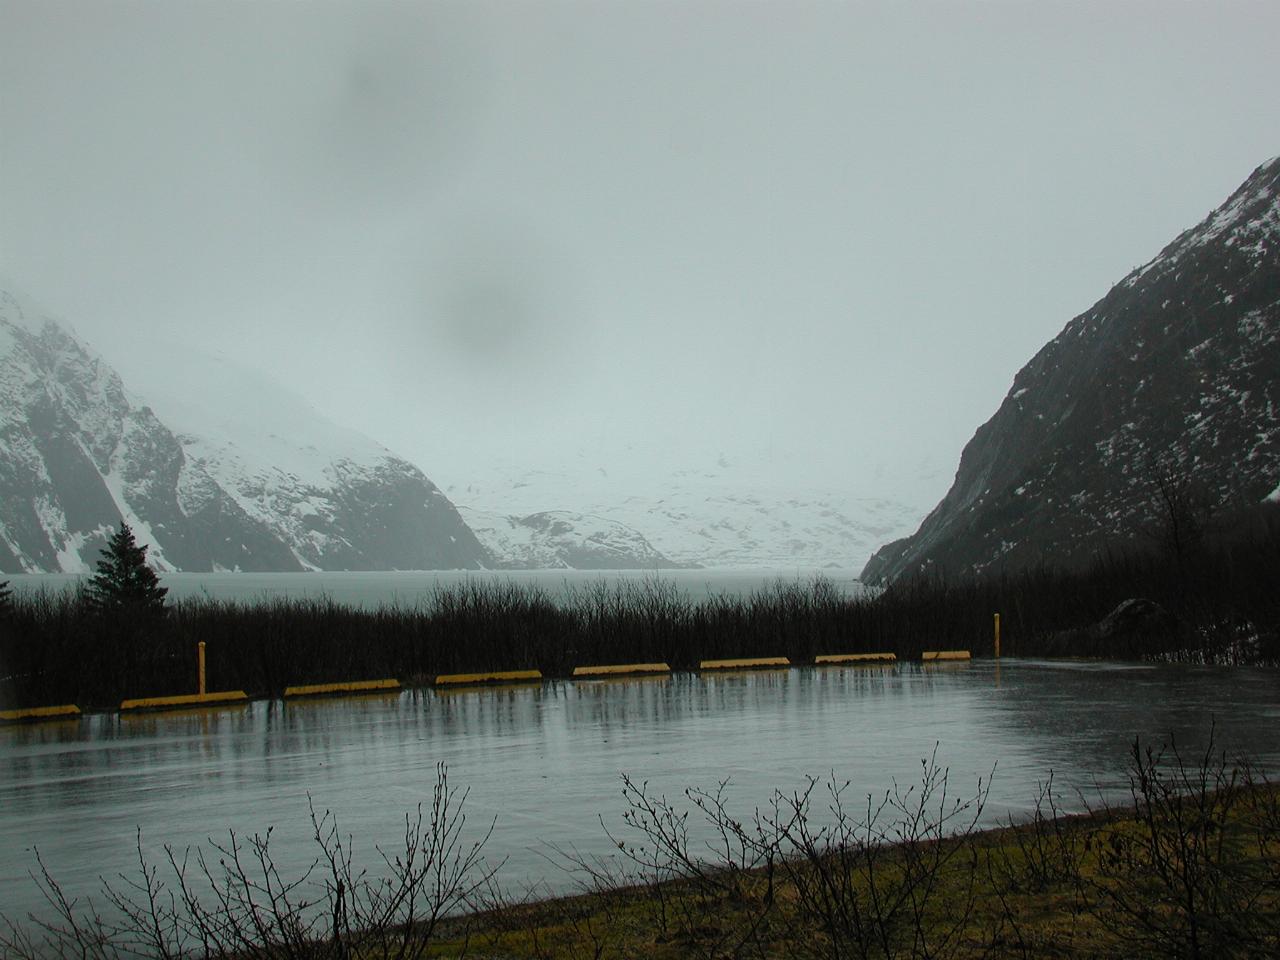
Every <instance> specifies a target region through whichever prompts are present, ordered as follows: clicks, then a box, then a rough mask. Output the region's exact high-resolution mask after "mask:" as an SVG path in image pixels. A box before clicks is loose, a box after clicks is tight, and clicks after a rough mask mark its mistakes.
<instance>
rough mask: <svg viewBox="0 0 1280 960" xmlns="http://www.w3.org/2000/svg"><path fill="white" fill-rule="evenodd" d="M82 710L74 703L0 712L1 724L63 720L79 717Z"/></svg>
mask: <svg viewBox="0 0 1280 960" xmlns="http://www.w3.org/2000/svg"><path fill="white" fill-rule="evenodd" d="M79 715H80V708H79V707H77V706H76V705H75V704H74V703H64V704H62V705H61V706H57V707H28V708H26V709H25V710H0V723H26V722H30V721H35V720H61V719H65V718H66V717H78V716H79Z"/></svg>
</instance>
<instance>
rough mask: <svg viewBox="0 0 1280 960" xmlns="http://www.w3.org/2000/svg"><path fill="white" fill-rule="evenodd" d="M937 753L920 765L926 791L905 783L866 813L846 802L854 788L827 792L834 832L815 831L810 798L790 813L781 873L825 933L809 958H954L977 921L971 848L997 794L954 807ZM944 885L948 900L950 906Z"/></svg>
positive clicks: (982, 792)
mask: <svg viewBox="0 0 1280 960" xmlns="http://www.w3.org/2000/svg"><path fill="white" fill-rule="evenodd" d="M949 781H950V776H949V771H948V770H946V769H945V768H943V767H940V766H939V765H938V763H937V751H936V748H935V751H934V754H933V755H932V756H930V757H929V758H928V759H925V760H922V761H921V775H920V780H919V782H918V783H916V784H913V785H912V786H910V787H908V788H906V789H905V790H904V789H902V788H901V787H900V786H899V785H898V784H897V783H896V782H895V783H894V785H893V786H892V788H891V789H889V790H887V791H886V792H885V793H884V795H883V796H882V797H880V799H879V800H877V799H875V798H874V797H872V796H871V795H868V796H867V797H866V802H865V805H864V806H862V807H861V811H862V812H861V813H855V812H854V811H853V810H852V809H851V808H850V807H849V806H848V805H847V802H846V794H847V792H848V787H849V784H848V782H844V783H840V782H837V781H836V780H835V779H834V778H832V779H831V780H829V781H828V783H827V797H828V812H829V814H830V818H829V820H830V822H829V823H828V824H827V825H825V826H820V827H819V826H814V823H813V819H812V817H811V816H810V815H809V813H808V810H807V807H808V802H809V798H808V795H807V794H804V793H802V794H800V795H798V796H796V797H794V798H792V799H791V800H789V801H788V803H787V813H786V819H785V822H784V823H779V824H777V831H778V835H779V836H780V837H781V838H782V840H783V841H784V844H785V845H784V847H783V849H784V853H785V856H784V857H783V859H782V861H781V863H782V865H783V869H784V870H785V871H786V874H787V877H788V878H789V879H790V880H791V882H792V883H793V884H794V885H795V889H796V892H797V896H798V908H799V915H800V918H801V919H802V921H803V922H805V923H806V924H807V925H809V926H811V927H812V929H813V930H814V931H816V932H817V935H816V936H813V937H811V938H809V939H808V940H807V941H802V942H801V947H802V949H803V950H804V952H805V953H807V954H809V955H811V956H818V957H828V958H833V960H834V958H846V957H859V958H862V957H886V958H888V957H901V956H910V957H945V956H949V955H951V952H952V951H953V949H954V947H955V945H956V942H957V937H958V935H959V933H960V932H961V931H962V930H963V929H964V927H965V924H966V923H967V922H968V920H969V918H970V916H971V915H972V913H973V908H974V901H975V894H974V891H975V888H976V882H977V875H978V872H977V864H978V861H977V853H976V850H975V848H974V846H973V844H972V843H971V842H969V841H970V839H971V837H972V834H973V833H974V831H975V829H976V827H977V823H978V820H979V818H980V817H981V816H982V811H983V809H984V807H985V805H986V800H987V795H988V792H989V790H990V779H989V778H988V779H987V780H985V781H984V780H979V782H978V785H977V789H976V791H975V793H974V794H973V796H971V797H968V798H965V799H955V798H953V797H952V795H951V793H950V789H949V787H950V783H949ZM944 885H948V889H949V893H948V894H947V895H946V896H942V895H941V892H942V890H943V887H944Z"/></svg>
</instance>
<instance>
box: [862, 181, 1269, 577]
mask: <svg viewBox="0 0 1280 960" xmlns="http://www.w3.org/2000/svg"><path fill="white" fill-rule="evenodd" d="M1160 476H1164V477H1176V478H1178V480H1179V482H1185V483H1187V484H1189V485H1191V486H1193V487H1194V488H1195V489H1196V490H1197V491H1198V492H1199V494H1200V495H1201V496H1202V497H1204V498H1205V500H1206V501H1207V502H1208V503H1209V505H1211V506H1215V507H1222V506H1225V505H1231V504H1249V503H1257V502H1259V501H1261V500H1263V499H1265V498H1268V497H1274V496H1276V495H1280V489H1278V485H1280V158H1277V159H1274V160H1271V161H1270V162H1268V163H1265V164H1263V165H1262V166H1261V167H1259V168H1258V169H1257V170H1256V171H1254V173H1253V174H1252V175H1251V176H1250V177H1249V179H1248V180H1246V181H1245V183H1244V184H1243V185H1241V187H1240V188H1239V189H1238V190H1236V191H1235V193H1233V194H1232V195H1231V196H1230V197H1229V198H1228V199H1227V201H1226V202H1225V203H1224V204H1223V205H1222V206H1221V207H1219V208H1218V209H1217V210H1215V211H1214V212H1213V213H1211V214H1210V215H1209V217H1208V218H1206V219H1205V220H1204V221H1203V222H1202V223H1200V224H1199V225H1198V226H1196V227H1194V228H1192V229H1190V230H1187V231H1186V232H1184V233H1183V234H1182V235H1181V236H1179V237H1178V238H1177V239H1176V240H1174V241H1173V242H1172V243H1171V244H1169V245H1168V246H1167V247H1165V249H1164V250H1163V251H1161V253H1160V255H1159V256H1157V257H1156V258H1155V259H1154V260H1152V261H1151V262H1150V263H1148V264H1146V265H1145V266H1143V267H1141V268H1139V269H1137V270H1135V271H1134V272H1133V273H1131V274H1130V275H1129V276H1128V277H1126V278H1125V279H1124V280H1123V281H1122V282H1121V283H1119V284H1117V285H1116V286H1115V287H1113V288H1112V289H1111V291H1110V292H1109V293H1108V294H1107V295H1106V296H1105V297H1103V298H1102V299H1101V300H1099V301H1098V302H1097V303H1096V304H1095V305H1094V306H1093V307H1092V308H1091V309H1090V310H1088V311H1086V312H1085V313H1083V314H1081V315H1080V316H1078V317H1076V318H1075V319H1074V320H1072V321H1071V322H1070V323H1069V324H1067V326H1066V328H1065V329H1064V330H1063V331H1062V333H1061V334H1059V335H1058V336H1057V337H1056V338H1055V339H1054V340H1053V341H1051V342H1050V343H1049V344H1048V345H1046V346H1045V347H1044V348H1043V349H1042V350H1041V351H1040V352H1039V353H1038V354H1037V355H1036V356H1035V357H1034V358H1033V359H1032V361H1031V362H1030V363H1028V364H1027V365H1026V366H1025V367H1024V368H1023V369H1022V370H1021V371H1019V373H1018V375H1017V376H1016V377H1015V378H1014V382H1013V386H1012V387H1011V389H1010V390H1009V393H1008V395H1007V396H1006V397H1005V399H1004V402H1003V403H1002V404H1001V406H1000V409H999V410H998V411H997V412H996V414H995V416H993V417H992V418H991V419H990V420H989V421H987V423H985V424H984V425H983V426H982V427H980V428H979V429H978V431H977V433H976V434H975V435H974V437H973V439H972V440H971V441H970V442H969V444H968V446H966V447H965V450H964V452H963V454H962V456H961V459H960V466H959V469H958V470H957V472H956V479H955V483H954V485H953V486H952V487H951V490H950V492H948V493H947V495H946V497H945V498H944V499H943V500H942V502H941V503H939V504H938V505H937V507H935V508H934V510H933V511H932V512H931V513H930V514H929V516H928V517H927V518H926V519H925V520H924V522H923V523H922V524H921V526H920V529H919V531H918V532H917V533H915V534H914V535H912V536H910V537H906V538H905V539H902V540H898V541H895V542H893V543H890V544H888V545H887V546H885V547H882V548H881V549H880V550H879V551H878V552H877V553H876V554H875V555H874V556H873V557H872V558H871V560H870V562H868V564H867V566H866V569H865V570H864V571H863V574H862V577H863V579H864V580H867V581H869V582H886V581H889V580H892V579H894V578H897V577H900V576H903V575H910V574H912V573H915V572H919V571H927V570H939V571H946V572H947V573H952V574H966V573H975V572H995V571H1000V570H1015V569H1018V568H1022V567H1026V566H1029V565H1034V564H1037V563H1040V562H1045V563H1048V564H1051V565H1053V564H1064V565H1070V564H1074V563H1081V562H1085V561H1087V560H1088V559H1089V558H1090V557H1092V556H1093V555H1094V554H1095V553H1096V551H1098V550H1099V549H1101V548H1103V547H1105V546H1106V545H1108V544H1112V543H1116V542H1117V541H1119V542H1124V541H1127V540H1131V539H1132V538H1133V537H1134V536H1135V535H1137V534H1138V533H1139V532H1140V531H1142V530H1144V529H1147V528H1150V526H1151V525H1152V524H1153V523H1155V522H1157V518H1156V510H1155V506H1154V499H1155V498H1154V496H1153V494H1154V482H1155V480H1156V478H1157V477H1160Z"/></svg>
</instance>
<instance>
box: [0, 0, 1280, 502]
mask: <svg viewBox="0 0 1280 960" xmlns="http://www.w3.org/2000/svg"><path fill="white" fill-rule="evenodd" d="M0 15H2V17H3V23H2V24H0V97H2V101H0V135H2V140H0V204H2V208H0V244H2V246H0V271H3V273H4V274H6V275H7V276H8V277H10V278H11V279H12V280H13V281H15V282H16V283H18V284H19V285H20V286H21V287H22V288H23V289H24V290H25V292H26V293H27V294H29V295H30V296H31V297H33V298H34V299H36V300H38V301H40V302H42V303H43V304H45V305H46V306H47V307H49V308H50V309H51V310H52V311H53V312H55V313H57V314H59V315H61V316H63V317H65V318H66V319H68V320H69V321H70V322H71V323H72V325H73V326H74V327H75V328H76V329H78V330H79V331H80V332H81V333H82V334H83V335H84V336H85V337H86V338H87V339H89V340H91V341H93V342H95V343H96V344H97V345H98V346H99V348H100V349H102V350H103V351H104V352H106V353H108V355H109V354H110V346H111V344H112V343H113V342H114V341H116V340H117V338H120V337H124V336H142V337H144V338H147V339H149V340H153V341H156V342H161V341H163V342H164V343H165V344H178V345H181V344H192V345H197V346H199V347H200V348H202V349H215V350H219V351H221V352H223V353H225V354H227V355H229V356H231V357H234V358H238V359H242V360H244V361H246V362H248V363H250V364H252V365H254V366H256V367H258V368H261V369H264V370H268V371H272V372H273V373H274V374H275V375H276V376H278V377H279V378H280V379H281V380H282V381H284V382H285V383H287V384H288V385H289V386H291V387H292V388H294V389H296V390H297V391H298V392H300V393H302V394H303V395H305V396H306V397H307V398H308V399H310V400H311V401H312V402H313V403H314V404H315V405H317V406H318V407H320V408H321V409H322V410H323V411H324V412H325V413H327V414H329V415H330V416H331V417H333V418H334V419H337V420H339V421H340V422H342V423H344V424H346V425H349V426H354V427H357V428H359V429H362V430H364V431H365V432H367V433H369V434H370V435H372V436H374V437H375V438H377V439H378V440H381V441H382V442H384V443H386V444H388V445H389V446H391V447H392V448H393V449H395V450H396V451H398V452H400V453H402V454H404V455H406V456H408V457H410V458H411V459H414V460H415V461H416V462H418V463H419V464H420V465H421V466H422V467H423V468H424V470H426V472H427V473H428V475H430V476H432V477H433V478H435V479H437V480H441V481H442V482H444V481H451V482H456V481H457V480H458V479H460V477H462V476H465V475H466V474H468V473H471V472H477V473H483V471H484V470H485V469H486V465H487V464H489V463H492V462H493V461H494V460H495V458H500V457H501V458H506V459H508V460H510V459H513V458H514V459H517V460H519V459H527V460H528V461H529V462H530V463H531V464H532V465H539V466H544V465H547V464H549V463H554V462H556V461H557V460H559V459H564V458H569V457H574V456H576V455H577V454H578V453H579V452H580V451H582V450H583V449H586V448H596V449H598V450H599V451H600V452H599V456H600V458H601V460H602V463H603V464H604V465H608V466H610V467H612V468H614V469H620V470H642V469H644V468H645V467H646V464H648V462H649V458H650V457H651V456H652V452H653V451H654V450H663V451H666V452H667V454H668V455H669V456H670V457H671V458H673V459H674V460H677V461H679V460H682V459H687V460H688V461H689V462H690V463H691V464H693V465H698V464H697V463H696V462H695V461H699V459H700V458H704V459H706V460H708V461H709V460H710V459H713V458H714V457H715V456H717V455H718V454H720V453H721V452H724V453H726V454H727V455H728V456H729V457H730V459H731V460H732V459H733V458H735V457H736V458H739V460H740V462H742V463H743V464H744V469H751V470H755V471H757V472H758V471H764V472H766V473H768V474H770V475H771V476H773V477H774V478H775V479H777V480H778V481H779V482H796V483H801V482H803V483H806V484H811V483H813V482H822V483H831V484H844V483H848V484H849V485H850V486H851V487H858V488H865V487H866V486H867V484H868V483H870V482H871V480H870V478H871V477H872V476H873V469H874V467H875V466H876V465H877V464H883V463H888V464H890V465H891V466H896V469H898V470H899V472H900V471H901V469H902V465H904V464H905V465H910V464H913V463H915V462H918V461H919V460H920V459H921V458H924V459H926V460H929V459H931V460H933V461H934V462H940V463H943V464H945V465H946V466H947V468H948V470H950V469H953V468H954V465H955V461H956V459H957V457H958V455H959V452H960V449H961V447H962V446H963V444H964V442H965V441H967V440H968V438H969V437H970V436H971V435H972V433H973V431H974V429H975V428H976V427H977V426H978V425H979V424H980V423H981V422H982V421H984V420H985V419H987V418H988V417H989V416H990V415H991V414H992V413H993V412H994V410H995V408H996V406H997V405H998V403H999V401H1000V399H1001V397H1003V395H1004V394H1005V392H1006V391H1007V389H1008V387H1009V384H1010V382H1011V380H1012V377H1013V375H1014V373H1015V372H1016V371H1017V369H1018V368H1019V367H1021V366H1022V365H1023V364H1024V363H1025V362H1026V361H1027V360H1028V359H1029V358H1030V357H1031V356H1032V354H1034V352H1035V351H1036V350H1037V349H1038V348H1039V347H1040V346H1041V345H1042V344H1043V343H1044V342H1045V341H1046V340H1048V339H1049V338H1051V337H1052V336H1053V335H1054V334H1056V333H1057V332H1058V331H1059V330H1060V329H1061V328H1062V327H1063V326H1064V325H1065V324H1066V322H1067V321H1068V320H1069V319H1070V318H1071V317H1072V316H1074V315H1075V314H1077V313H1079V312H1081V311H1083V310H1085V309H1086V308H1088V307H1089V306H1090V305H1091V304H1092V303H1093V302H1094V301H1095V300H1097V299H1098V298H1099V297H1101V296H1102V295H1103V294H1105V293H1106V291H1107V289H1108V287H1109V286H1110V285H1111V284H1112V283H1114V282H1115V281H1117V280H1118V279H1120V278H1121V277H1122V276H1123V275H1124V274H1125V273H1127V272H1128V271H1129V270H1130V269H1131V268H1133V267H1134V266H1137V265H1138V264H1140V263H1142V262H1145V261H1146V260H1147V259H1149V258H1151V257H1152V256H1154V255H1155V254H1156V253H1157V252H1158V250H1159V249H1160V247H1162V246H1163V245H1164V244H1165V243H1166V242H1167V241H1169V240H1171V239H1172V238H1173V237H1174V236H1175V235H1176V234H1177V233H1178V232H1179V231H1180V230H1182V229H1184V228H1185V227H1188V226H1190V225H1192V224H1193V223H1195V222H1196V221H1198V220H1199V219H1200V218H1202V217H1203V216H1204V215H1205V214H1206V213H1207V212H1208V211H1209V210H1210V209H1211V208H1212V207H1214V206H1216V205H1217V204H1218V203H1219V202H1220V201H1221V200H1223V199H1224V198H1225V197H1226V195H1227V194H1228V193H1229V192H1230V191H1231V190H1233V189H1234V188H1235V187H1236V186H1237V185H1238V184H1239V182H1240V181H1241V180H1243V179H1244V178H1245V177H1246V176H1247V175H1248V174H1249V173H1250V172H1251V171H1252V170H1253V169H1254V167H1256V166H1257V165H1258V164H1259V163H1261V162H1263V161H1264V160H1266V159H1268V158H1269V157H1271V156H1273V155H1275V154H1277V153H1280V97H1278V96H1277V94H1276V91H1277V90H1280V57H1278V56H1277V41H1280V3H1276V2H1274V0H1259V2H1247V3H1246V2H1223V0H1214V2H1211V3H1210V2H1206V3H1187V2H1174V0H1164V2H1147V3H1137V2H1123V0H1105V2H1096V3H1084V2H1069V3H1053V2H1047V0H1026V2H1000V0H990V2H964V0H948V2H936V3H920V2H906V3H888V2H886V3H839V4H837V3H804V2H796V0H786V2H770V3H761V2H735V3H721V2H706V0H682V2H640V0H631V2H620V0H604V2H576V0H573V2H551V0H520V2H515V0H511V2H501V3H493V2H484V0H465V2H456V3H455V2H415V3H377V2H354V0H353V2H349V3H326V4H319V3H304V2H252V3H250V2H230V0H221V2H188V0H184V2H174V0H163V2H114V0H81V2H74V3H65V2H51V0H33V2H26V0H0ZM156 353H157V361H158V362H176V361H175V360H174V359H173V357H172V347H171V346H166V347H164V348H163V349H160V348H157V350H156ZM628 444H630V445H632V447H633V450H632V451H630V452H628V451H627V449H626V448H627V446H628ZM891 474H892V471H891ZM888 475H890V474H886V475H882V476H888ZM877 482H886V481H883V480H881V481H877ZM944 487H945V484H944ZM881 492H884V493H886V494H892V493H893V491H892V490H891V489H886V490H883V491H881ZM937 492H938V494H940V493H941V492H943V491H942V490H939V491H937ZM566 505H567V504H566ZM556 506H559V505H556Z"/></svg>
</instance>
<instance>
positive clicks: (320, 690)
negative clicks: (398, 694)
mask: <svg viewBox="0 0 1280 960" xmlns="http://www.w3.org/2000/svg"><path fill="white" fill-rule="evenodd" d="M399 689H400V681H399V680H349V681H346V682H344V683H311V684H303V685H301V686H297V687H285V688H284V695H285V696H286V697H322V696H326V695H328V694H335V693H367V692H368V691H370V690H399Z"/></svg>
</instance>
